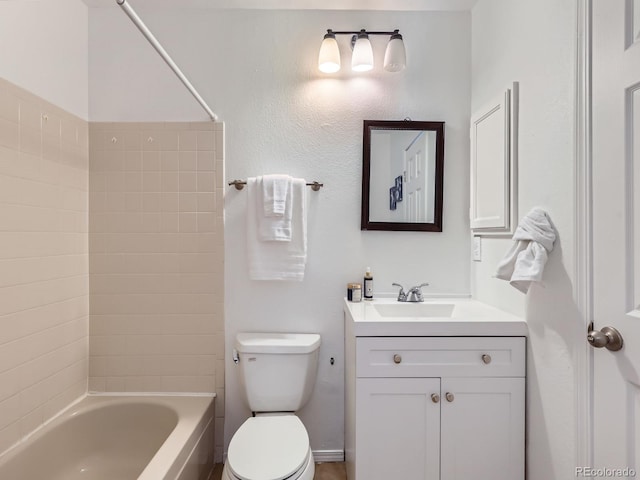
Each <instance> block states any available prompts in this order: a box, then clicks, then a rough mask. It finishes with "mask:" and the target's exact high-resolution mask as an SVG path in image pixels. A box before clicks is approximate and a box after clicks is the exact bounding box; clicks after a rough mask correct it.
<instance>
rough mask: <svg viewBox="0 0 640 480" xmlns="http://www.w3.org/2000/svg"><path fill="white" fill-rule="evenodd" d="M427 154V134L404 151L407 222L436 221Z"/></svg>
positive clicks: (418, 137) (413, 141) (404, 195)
mask: <svg viewBox="0 0 640 480" xmlns="http://www.w3.org/2000/svg"><path fill="white" fill-rule="evenodd" d="M427 154H428V151H427V134H426V133H425V132H420V133H419V134H418V136H417V137H416V138H414V139H413V140H412V141H411V143H409V145H407V146H406V148H405V150H404V165H405V169H404V171H405V176H406V178H405V179H404V181H405V185H404V192H403V195H402V196H403V202H404V201H406V202H407V203H406V207H405V219H404V220H405V221H406V222H433V221H434V220H433V211H434V200H433V199H434V198H435V197H434V192H428V191H427V185H428V183H427V177H428V172H429V168H428V165H427V161H428V155H427ZM434 168H435V164H434ZM432 178H433V177H432ZM430 200H431V201H430ZM429 212H431V215H429Z"/></svg>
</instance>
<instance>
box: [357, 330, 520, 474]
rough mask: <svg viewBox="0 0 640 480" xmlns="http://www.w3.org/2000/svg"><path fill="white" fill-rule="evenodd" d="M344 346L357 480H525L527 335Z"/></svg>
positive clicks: (367, 340) (364, 341) (382, 340)
mask: <svg viewBox="0 0 640 480" xmlns="http://www.w3.org/2000/svg"><path fill="white" fill-rule="evenodd" d="M349 330H350V329H349V328H347V336H346V337H345V359H346V365H345V375H346V384H345V391H346V411H345V420H346V424H345V456H346V461H347V474H348V479H349V480H389V479H392V478H401V479H410V480H468V479H472V478H473V479H478V480H523V479H524V424H525V423H524V421H525V416H524V415H525V413H524V412H525V349H526V342H525V337H524V336H513V337H497V336H495V337H493V336H492V337H480V336H479V337H464V336H456V337H446V336H438V337H436V336H433V337H430V336H423V337H391V336H385V337H364V336H361V337H360V336H355V335H353V332H352V331H351V332H350V331H349Z"/></svg>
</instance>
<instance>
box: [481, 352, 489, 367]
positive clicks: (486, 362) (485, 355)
mask: <svg viewBox="0 0 640 480" xmlns="http://www.w3.org/2000/svg"><path fill="white" fill-rule="evenodd" d="M482 361H483V362H484V364H485V365H489V364H490V363H491V355H488V354H486V353H485V354H484V355H482Z"/></svg>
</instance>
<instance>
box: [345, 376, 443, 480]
mask: <svg viewBox="0 0 640 480" xmlns="http://www.w3.org/2000/svg"><path fill="white" fill-rule="evenodd" d="M434 394H436V395H438V398H439V395H440V379H439V378H359V379H358V380H357V382H356V395H357V398H358V401H357V407H356V450H357V461H356V475H357V478H358V479H363V480H364V479H366V480H390V479H395V478H398V479H400V478H402V479H407V480H409V479H410V480H438V479H439V478H440V403H439V402H434V400H433V398H432V395H434Z"/></svg>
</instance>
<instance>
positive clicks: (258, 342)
mask: <svg viewBox="0 0 640 480" xmlns="http://www.w3.org/2000/svg"><path fill="white" fill-rule="evenodd" d="M235 349H236V350H237V352H238V358H239V362H238V367H239V369H240V372H239V373H240V383H241V384H242V387H243V390H244V392H245V395H246V400H247V403H248V405H249V408H250V409H251V411H252V412H295V411H297V410H298V409H300V408H301V407H302V406H303V405H304V404H305V403H307V400H308V399H309V396H310V395H311V392H312V391H313V387H314V385H315V381H316V373H317V370H318V351H319V349H320V335H318V334H315V333H239V334H238V335H237V336H236V342H235Z"/></svg>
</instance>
